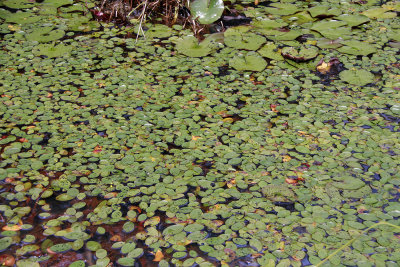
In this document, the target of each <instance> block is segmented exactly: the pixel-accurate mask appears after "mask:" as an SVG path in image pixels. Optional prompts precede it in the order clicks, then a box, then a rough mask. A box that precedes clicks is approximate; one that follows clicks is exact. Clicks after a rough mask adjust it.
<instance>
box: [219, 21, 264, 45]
mask: <svg viewBox="0 0 400 267" xmlns="http://www.w3.org/2000/svg"><path fill="white" fill-rule="evenodd" d="M248 31H249V28H248V27H244V26H242V27H234V28H229V29H228V30H226V31H225V33H224V37H225V44H226V45H227V46H231V47H234V48H237V49H246V50H257V49H258V48H260V46H261V45H262V44H263V43H265V42H266V39H265V38H264V37H262V36H261V35H258V34H255V33H252V32H248Z"/></svg>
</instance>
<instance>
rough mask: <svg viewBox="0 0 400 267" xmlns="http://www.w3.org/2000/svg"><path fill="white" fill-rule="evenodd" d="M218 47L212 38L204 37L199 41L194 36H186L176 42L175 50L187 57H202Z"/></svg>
mask: <svg viewBox="0 0 400 267" xmlns="http://www.w3.org/2000/svg"><path fill="white" fill-rule="evenodd" d="M217 48H218V43H217V42H215V41H214V40H211V38H210V39H207V38H206V39H205V40H203V41H202V42H201V43H199V42H198V40H197V38H196V37H194V36H186V37H184V38H183V39H179V40H178V41H177V42H176V50H177V51H178V52H179V53H182V54H184V55H186V56H189V57H204V56H207V55H208V54H210V53H212V52H213V51H215V50H216V49H217Z"/></svg>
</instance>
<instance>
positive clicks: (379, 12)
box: [362, 7, 397, 19]
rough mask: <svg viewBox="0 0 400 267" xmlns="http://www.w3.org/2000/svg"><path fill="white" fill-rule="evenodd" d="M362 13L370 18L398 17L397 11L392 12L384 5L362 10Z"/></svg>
mask: <svg viewBox="0 0 400 267" xmlns="http://www.w3.org/2000/svg"><path fill="white" fill-rule="evenodd" d="M362 14H363V15H364V16H367V17H368V18H370V19H392V18H395V17H397V13H396V12H391V11H390V10H388V9H386V8H383V7H378V8H372V9H368V10H366V11H364V12H362Z"/></svg>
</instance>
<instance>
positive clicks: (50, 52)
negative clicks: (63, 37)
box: [32, 44, 72, 58]
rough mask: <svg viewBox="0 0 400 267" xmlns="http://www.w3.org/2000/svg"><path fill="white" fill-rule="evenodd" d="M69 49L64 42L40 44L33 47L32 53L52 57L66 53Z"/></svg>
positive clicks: (70, 48)
mask: <svg viewBox="0 0 400 267" xmlns="http://www.w3.org/2000/svg"><path fill="white" fill-rule="evenodd" d="M71 50H72V47H71V46H65V45H64V44H58V45H54V44H40V45H38V46H36V47H35V48H34V49H33V51H32V53H33V54H34V55H37V56H47V57H50V58H53V57H60V56H63V55H65V54H68V53H69V52H70V51H71Z"/></svg>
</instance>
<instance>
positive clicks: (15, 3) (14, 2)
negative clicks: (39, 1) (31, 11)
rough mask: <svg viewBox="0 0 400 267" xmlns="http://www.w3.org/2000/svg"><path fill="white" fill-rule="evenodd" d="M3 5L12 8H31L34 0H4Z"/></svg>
mask: <svg viewBox="0 0 400 267" xmlns="http://www.w3.org/2000/svg"><path fill="white" fill-rule="evenodd" d="M3 5H5V6H6V7H9V8H13V9H23V8H31V7H33V6H35V5H36V3H35V2H32V1H29V0H4V1H3Z"/></svg>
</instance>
